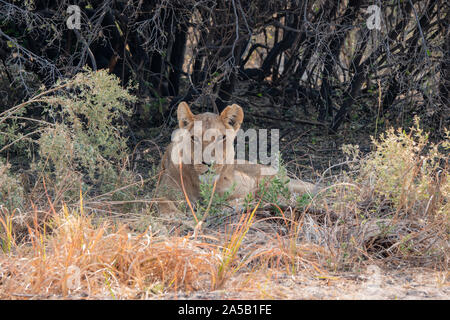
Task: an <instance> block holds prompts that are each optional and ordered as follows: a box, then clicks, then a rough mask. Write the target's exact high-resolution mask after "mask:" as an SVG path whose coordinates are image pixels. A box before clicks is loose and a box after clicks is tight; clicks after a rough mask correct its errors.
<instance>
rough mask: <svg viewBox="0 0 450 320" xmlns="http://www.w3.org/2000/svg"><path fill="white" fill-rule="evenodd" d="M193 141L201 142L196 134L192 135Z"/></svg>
mask: <svg viewBox="0 0 450 320" xmlns="http://www.w3.org/2000/svg"><path fill="white" fill-rule="evenodd" d="M191 141H192V142H194V143H199V142H200V140H199V139H198V138H197V137H196V136H191Z"/></svg>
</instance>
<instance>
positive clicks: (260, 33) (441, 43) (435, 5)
mask: <svg viewBox="0 0 450 320" xmlns="http://www.w3.org/2000/svg"><path fill="white" fill-rule="evenodd" d="M73 4H76V5H78V6H80V8H81V13H82V17H81V29H80V30H69V29H68V28H67V25H66V20H67V18H68V16H69V14H68V13H67V12H66V10H67V7H68V6H69V5H73ZM372 4H376V5H378V6H380V7H381V16H382V20H381V29H380V30H376V29H373V30H369V29H368V28H367V26H366V20H367V18H368V17H369V14H368V13H367V8H368V6H370V5H372ZM448 12H449V3H448V1H445V0H440V1H439V0H420V1H417V0H402V1H400V0H393V1H363V0H348V1H314V0H310V1H300V0H297V1H294V0H292V1H288V0H286V1H280V0H277V1H273V0H263V1H258V0H256V1H246V0H230V1H228V0H227V1H226V0H213V1H207V0H204V1H203V0H202V1H199V0H183V1H177V0H158V1H140V0H134V1H133V0H131V1H116V0H105V1H77V0H71V1H47V0H42V1H41V0H36V1H3V0H0V28H1V29H0V60H1V61H0V65H1V68H4V71H5V72H3V73H2V76H3V79H1V81H2V84H3V86H2V88H1V95H2V96H3V97H2V104H0V112H2V111H5V110H7V109H9V108H11V107H12V106H14V105H16V104H18V103H19V102H21V101H22V100H23V99H26V98H29V97H31V96H32V95H33V94H35V93H36V92H37V89H38V88H39V85H38V84H41V83H42V84H44V85H45V86H47V87H49V86H51V85H52V84H54V83H55V81H56V80H58V79H59V78H64V77H71V76H73V75H74V74H76V73H77V72H79V71H80V70H81V68H82V67H83V66H84V65H86V64H88V65H89V66H90V67H91V68H92V69H94V70H96V69H102V68H106V69H109V71H110V72H112V73H114V74H115V75H117V76H118V77H119V78H120V79H121V80H122V82H123V83H124V84H126V83H128V81H130V80H132V81H134V82H135V83H138V84H139V89H138V92H136V94H137V95H138V96H139V97H140V98H141V99H140V102H139V103H137V104H136V105H134V106H132V107H133V108H134V110H133V111H135V112H133V115H132V116H131V117H130V118H129V119H127V121H128V124H129V126H130V129H132V130H131V132H130V133H129V134H130V135H131V136H132V137H133V138H135V134H136V128H147V127H159V126H161V125H164V124H167V121H168V120H170V119H172V118H173V111H174V108H173V107H174V106H175V105H176V104H177V103H178V102H180V101H183V100H184V101H188V102H189V103H194V104H195V105H196V106H198V107H199V110H202V111H206V110H207V111H221V110H222V109H223V108H224V107H225V106H226V105H227V104H229V103H231V102H236V103H239V104H240V105H242V106H243V108H244V111H245V112H246V113H247V114H252V115H253V116H254V117H255V118H254V119H257V118H258V119H264V120H267V121H270V122H272V123H274V124H275V125H276V126H277V127H286V126H294V127H295V126H297V127H298V126H305V127H307V126H316V127H319V128H320V130H321V132H323V133H331V134H333V133H336V132H337V133H339V130H340V129H341V128H342V127H343V125H351V124H362V126H363V127H364V128H366V129H367V134H374V133H375V134H376V133H377V132H379V131H380V128H384V127H385V126H386V125H395V126H407V125H410V124H411V121H412V117H413V115H419V116H420V117H421V119H422V122H423V123H425V125H426V126H427V127H429V128H431V129H432V133H433V135H435V136H437V137H439V135H440V134H441V133H442V129H443V127H445V126H448V123H449V114H450V113H449V89H448V88H449V87H450V86H449V63H450V60H449V52H450V43H449V42H450V37H449V16H448ZM31 76H32V77H33V79H34V80H33V81H31V82H30V77H31ZM8 85H9V87H8ZM33 116H35V117H36V116H39V114H38V112H37V111H36V112H35V114H34V115H33ZM362 118H363V119H364V120H362ZM367 126H369V127H367ZM369 128H375V131H374V130H373V129H371V130H369Z"/></svg>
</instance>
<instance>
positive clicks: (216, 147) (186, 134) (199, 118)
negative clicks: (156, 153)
mask: <svg viewBox="0 0 450 320" xmlns="http://www.w3.org/2000/svg"><path fill="white" fill-rule="evenodd" d="M177 116H178V125H179V128H180V130H176V132H175V133H174V135H173V136H172V140H173V141H174V142H175V146H176V147H175V148H173V151H172V161H173V162H174V164H175V165H177V164H178V163H179V162H180V159H182V161H183V164H188V165H193V166H194V170H195V171H196V173H197V174H199V175H202V174H204V173H205V172H207V171H208V169H209V168H210V167H212V168H213V169H214V171H215V172H219V171H220V170H221V169H222V168H223V166H224V165H227V164H232V163H233V161H234V148H233V141H234V139H235V137H236V133H237V131H238V130H239V128H240V127H241V124H242V121H243V119H244V112H243V111H242V108H241V107H240V106H238V105H237V104H233V105H230V106H228V107H226V108H225V109H224V110H223V111H222V113H221V114H220V115H217V114H214V113H210V112H206V113H202V114H198V115H194V114H193V113H192V112H191V109H190V108H189V106H188V104H187V103H186V102H181V103H180V104H179V106H178V111H177ZM180 155H181V156H182V158H180V157H179V156H180Z"/></svg>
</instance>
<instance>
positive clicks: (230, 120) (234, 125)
mask: <svg viewBox="0 0 450 320" xmlns="http://www.w3.org/2000/svg"><path fill="white" fill-rule="evenodd" d="M220 118H221V119H222V121H223V123H224V124H225V127H226V128H228V129H234V131H238V130H239V128H240V127H241V124H242V121H243V120H244V111H242V108H241V107H240V106H238V105H237V104H232V105H231V106H228V107H226V108H225V110H223V111H222V113H221V114H220Z"/></svg>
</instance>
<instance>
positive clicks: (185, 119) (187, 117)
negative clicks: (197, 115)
mask: <svg viewBox="0 0 450 320" xmlns="http://www.w3.org/2000/svg"><path fill="white" fill-rule="evenodd" d="M177 117H178V125H179V126H180V128H181V129H183V128H186V127H188V126H189V125H190V124H191V123H193V122H194V115H193V114H192V112H191V109H190V108H189V106H188V104H187V103H186V102H185V101H183V102H181V103H180V104H179V105H178V110H177Z"/></svg>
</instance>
